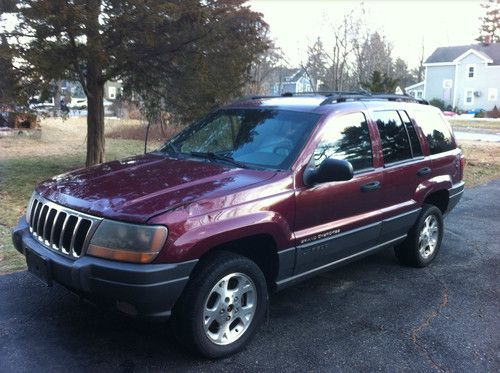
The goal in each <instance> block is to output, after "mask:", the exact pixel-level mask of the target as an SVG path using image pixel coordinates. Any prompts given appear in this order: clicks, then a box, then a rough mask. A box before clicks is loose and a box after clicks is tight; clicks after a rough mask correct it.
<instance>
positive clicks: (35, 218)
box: [30, 201, 42, 234]
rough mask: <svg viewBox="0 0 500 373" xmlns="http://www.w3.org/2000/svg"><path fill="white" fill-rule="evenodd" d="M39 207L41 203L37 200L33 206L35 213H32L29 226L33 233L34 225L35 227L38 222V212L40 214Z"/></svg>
mask: <svg viewBox="0 0 500 373" xmlns="http://www.w3.org/2000/svg"><path fill="white" fill-rule="evenodd" d="M41 208H42V204H41V203H40V202H38V201H37V205H36V207H35V213H34V214H33V219H32V221H31V224H30V226H31V231H32V232H33V233H35V234H36V232H35V227H36V226H37V224H38V216H39V214H40V209H41Z"/></svg>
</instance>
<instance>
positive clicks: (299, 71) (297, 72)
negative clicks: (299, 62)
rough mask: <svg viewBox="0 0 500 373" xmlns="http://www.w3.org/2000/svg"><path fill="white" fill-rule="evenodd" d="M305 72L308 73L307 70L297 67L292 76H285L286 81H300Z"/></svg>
mask: <svg viewBox="0 0 500 373" xmlns="http://www.w3.org/2000/svg"><path fill="white" fill-rule="evenodd" d="M305 73H306V71H305V70H304V69H302V68H300V69H296V70H294V71H293V73H292V74H291V75H290V76H288V77H286V78H285V81H286V82H298V81H299V79H300V78H302V77H303V76H304V74H305Z"/></svg>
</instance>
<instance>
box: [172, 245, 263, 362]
mask: <svg viewBox="0 0 500 373" xmlns="http://www.w3.org/2000/svg"><path fill="white" fill-rule="evenodd" d="M268 302H269V300H268V293H267V284H266V279H265V276H264V274H263V273H262V271H261V270H260V268H259V267H258V266H257V264H255V263H254V262H253V261H251V260H249V259H247V258H246V257H243V256H240V255H236V254H233V253H230V252H225V251H220V252H216V253H214V254H212V255H211V256H210V257H209V258H207V260H205V261H204V263H202V264H201V266H200V267H198V268H197V269H196V270H195V273H194V274H193V275H192V277H191V279H190V280H189V282H188V284H187V286H186V289H185V290H184V292H183V294H182V296H181V298H180V299H179V301H178V302H177V304H176V306H175V307H174V310H173V314H172V326H173V329H174V332H175V334H176V337H177V339H178V340H179V341H180V342H181V344H183V345H184V346H185V347H186V348H188V349H189V350H191V351H192V352H194V353H197V354H201V355H202V356H204V357H207V358H210V359H216V358H222V357H225V356H229V355H231V354H234V353H236V352H238V351H240V350H241V349H242V348H243V347H244V346H245V345H246V344H247V343H248V342H249V341H250V339H251V338H252V337H253V335H254V334H255V332H256V330H257V327H258V326H259V324H260V323H261V322H262V321H263V320H264V317H265V315H266V312H267V307H268Z"/></svg>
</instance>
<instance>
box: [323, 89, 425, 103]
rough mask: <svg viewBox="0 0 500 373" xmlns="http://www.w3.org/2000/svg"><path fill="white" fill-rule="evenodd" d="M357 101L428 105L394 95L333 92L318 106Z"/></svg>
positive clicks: (418, 100)
mask: <svg viewBox="0 0 500 373" xmlns="http://www.w3.org/2000/svg"><path fill="white" fill-rule="evenodd" d="M358 100H387V101H397V102H413V103H418V104H423V105H428V104H429V103H428V102H427V101H425V100H422V99H419V98H415V97H413V96H410V95H406V94H404V95H399V94H395V93H369V92H349V93H348V94H338V93H337V92H334V93H333V94H332V95H330V96H328V97H327V98H326V99H325V100H324V101H323V102H322V103H321V104H320V105H328V104H333V103H340V102H346V101H358Z"/></svg>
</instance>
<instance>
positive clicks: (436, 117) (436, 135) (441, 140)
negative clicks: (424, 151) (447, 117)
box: [413, 111, 455, 154]
mask: <svg viewBox="0 0 500 373" xmlns="http://www.w3.org/2000/svg"><path fill="white" fill-rule="evenodd" d="M413 114H414V116H415V121H416V122H417V124H418V125H419V126H420V127H421V128H422V131H423V132H424V135H425V137H426V138H427V142H428V143H429V150H430V152H431V154H437V153H442V152H445V151H448V150H452V149H455V145H454V144H453V140H452V138H451V132H450V129H449V127H448V125H447V124H446V122H445V121H444V119H443V118H441V115H440V114H439V113H436V112H431V111H416V112H414V113H413Z"/></svg>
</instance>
